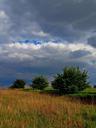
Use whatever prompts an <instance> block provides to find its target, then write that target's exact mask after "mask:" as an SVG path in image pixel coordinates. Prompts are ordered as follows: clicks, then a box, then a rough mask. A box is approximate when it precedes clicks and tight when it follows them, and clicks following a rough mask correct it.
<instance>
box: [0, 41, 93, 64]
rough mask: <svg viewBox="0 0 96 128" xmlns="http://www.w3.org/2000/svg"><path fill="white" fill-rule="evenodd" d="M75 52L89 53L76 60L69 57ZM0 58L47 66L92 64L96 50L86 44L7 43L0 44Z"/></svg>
mask: <svg viewBox="0 0 96 128" xmlns="http://www.w3.org/2000/svg"><path fill="white" fill-rule="evenodd" d="M76 51H85V52H90V54H88V55H87V54H86V55H85V56H81V57H78V58H75V56H74V57H72V58H71V57H70V54H71V53H73V52H76ZM0 56H1V59H2V60H3V59H4V60H7V61H8V60H12V61H16V62H18V61H22V62H24V61H28V62H29V61H31V62H32V65H37V66H38V65H39V66H40V65H41V66H43V65H48V64H50V61H51V63H59V62H60V63H63V62H67V61H70V62H71V61H74V62H75V61H82V62H86V63H89V64H92V60H95V59H96V49H95V48H93V47H91V46H90V45H88V44H83V43H70V44H68V43H54V42H48V43H46V42H45V43H42V44H37V45H35V44H32V43H19V42H16V43H9V44H2V45H1V47H0Z"/></svg>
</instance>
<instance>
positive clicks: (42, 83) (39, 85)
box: [32, 76, 48, 90]
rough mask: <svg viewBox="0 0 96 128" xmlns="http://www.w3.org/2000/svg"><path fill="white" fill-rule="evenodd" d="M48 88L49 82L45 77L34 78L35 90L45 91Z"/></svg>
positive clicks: (33, 85)
mask: <svg viewBox="0 0 96 128" xmlns="http://www.w3.org/2000/svg"><path fill="white" fill-rule="evenodd" d="M47 86H48V80H47V79H46V78H45V77H43V76H38V77H36V78H34V79H33V81H32V87H33V89H39V90H43V89H44V88H45V87H47Z"/></svg>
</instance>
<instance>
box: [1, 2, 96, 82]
mask: <svg viewBox="0 0 96 128" xmlns="http://www.w3.org/2000/svg"><path fill="white" fill-rule="evenodd" d="M24 40H25V41H24ZM66 65H76V66H80V67H81V68H86V69H87V70H88V71H89V74H90V76H92V77H91V82H93V83H95V74H96V71H95V70H96V1H95V0H87V1H86V0H71V1H70V0H59V1H58V0H39V1H38V0H16V1H15V0H2V1H0V71H1V74H0V79H2V80H1V84H2V83H4V81H5V79H6V81H7V82H8V81H12V80H14V79H16V78H25V79H26V80H29V79H31V77H34V76H35V75H37V74H45V75H46V76H48V78H49V79H51V78H50V77H52V75H54V74H55V73H57V72H59V71H60V70H61V69H62V68H63V67H64V66H66Z"/></svg>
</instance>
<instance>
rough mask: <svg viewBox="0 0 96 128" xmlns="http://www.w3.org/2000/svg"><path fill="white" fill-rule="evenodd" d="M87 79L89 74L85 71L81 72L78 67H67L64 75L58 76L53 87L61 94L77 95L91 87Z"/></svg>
mask: <svg viewBox="0 0 96 128" xmlns="http://www.w3.org/2000/svg"><path fill="white" fill-rule="evenodd" d="M87 79H88V74H87V72H86V71H85V70H83V71H81V70H80V69H79V68H78V67H77V68H76V67H66V68H64V71H63V73H60V74H57V76H56V77H55V80H54V81H53V82H52V86H53V88H54V89H58V90H59V91H60V93H64V94H66V93H67V94H70V93H76V92H79V91H82V90H84V89H85V88H87V87H88V86H89V84H88V82H87Z"/></svg>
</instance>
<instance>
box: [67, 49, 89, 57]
mask: <svg viewBox="0 0 96 128" xmlns="http://www.w3.org/2000/svg"><path fill="white" fill-rule="evenodd" d="M89 54H91V53H90V52H89V51H84V50H78V51H74V52H71V53H70V57H73V58H80V57H84V56H87V55H89Z"/></svg>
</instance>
